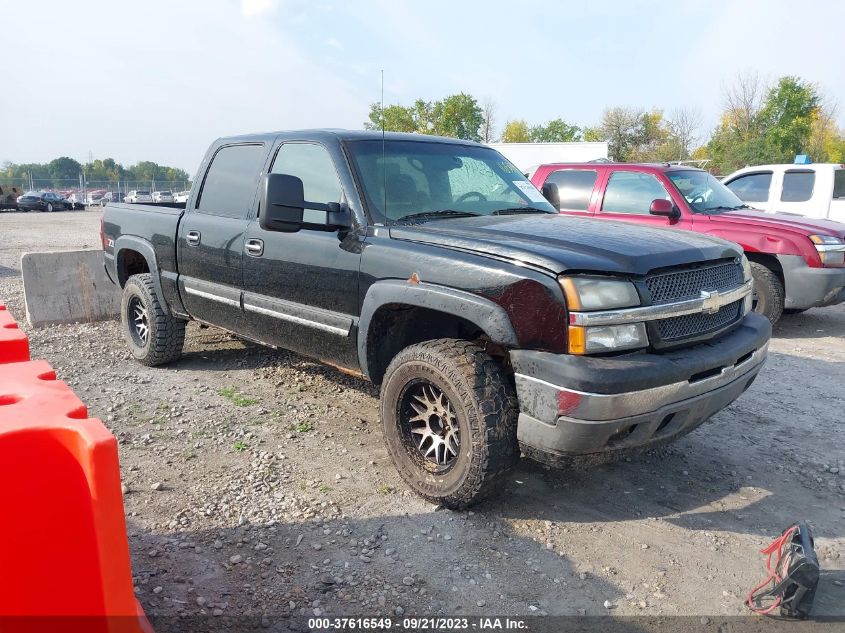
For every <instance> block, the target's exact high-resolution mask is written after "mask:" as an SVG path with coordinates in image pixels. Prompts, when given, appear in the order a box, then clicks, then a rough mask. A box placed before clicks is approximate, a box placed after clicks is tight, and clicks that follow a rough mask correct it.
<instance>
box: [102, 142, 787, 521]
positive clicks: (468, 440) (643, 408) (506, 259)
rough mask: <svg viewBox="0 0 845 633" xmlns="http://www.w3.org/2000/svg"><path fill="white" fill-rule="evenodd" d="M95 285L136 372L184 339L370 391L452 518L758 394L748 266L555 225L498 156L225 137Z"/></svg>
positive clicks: (105, 234) (662, 239)
mask: <svg viewBox="0 0 845 633" xmlns="http://www.w3.org/2000/svg"><path fill="white" fill-rule="evenodd" d="M102 241H103V248H104V250H105V265H106V270H107V272H108V274H109V276H110V278H111V279H112V280H113V281H114V282H115V283H117V284H119V285H120V286H121V287H122V288H123V304H122V323H123V328H124V331H125V337H126V340H127V343H128V345H129V348H130V349H131V351H132V354H133V355H134V356H135V357H136V358H137V359H138V360H139V361H140V362H142V363H145V364H147V365H159V364H163V363H168V362H171V361H175V360H176V359H177V358H179V356H180V354H181V352H182V344H183V341H184V337H185V324H186V322H187V321H188V320H190V319H194V320H197V321H200V322H203V323H206V324H209V325H214V326H217V327H220V328H224V329H226V330H228V331H230V332H232V333H234V334H236V335H237V336H240V337H243V338H245V339H250V340H252V341H255V342H258V343H261V344H264V345H269V346H273V347H280V348H285V349H289V350H293V351H295V352H298V353H301V354H303V355H306V356H309V357H313V358H316V359H318V360H320V361H322V362H324V363H327V364H329V365H332V366H335V367H337V368H338V369H340V370H342V371H345V372H348V373H352V374H355V375H358V376H361V377H362V378H365V379H368V380H371V381H373V382H374V383H376V384H380V385H381V404H380V411H381V419H382V423H383V426H384V434H385V439H386V443H387V447H388V449H389V451H390V454H391V456H392V457H393V460H394V462H395V464H396V467H397V468H398V470H399V472H400V474H401V475H402V477H403V478H404V480H405V481H406V482H407V483H408V484H409V485H410V486H411V487H412V488H413V489H414V490H416V491H417V492H418V493H420V494H421V495H424V496H426V497H428V498H430V499H434V500H437V501H438V502H441V503H443V504H445V505H449V506H452V507H462V506H466V505H467V504H469V503H472V502H474V501H476V500H478V499H480V498H482V497H483V496H484V495H486V494H488V493H489V492H491V491H492V490H493V489H495V487H496V484H497V482H498V481H500V480H501V477H502V475H503V474H504V473H506V472H507V471H508V469H509V468H510V467H511V466H512V465H513V464H514V462H515V461H516V459H517V458H518V457H519V454H520V449H521V450H522V452H523V453H525V454H526V455H528V456H530V457H533V458H536V459H540V460H543V461H546V462H550V463H559V462H561V461H567V460H570V459H571V458H572V456H581V455H590V456H601V457H606V456H608V455H619V454H624V453H625V452H626V451H629V449H637V448H644V447H650V446H655V445H658V444H661V443H664V442H667V441H669V440H672V439H674V438H677V437H679V436H680V435H682V434H684V433H687V432H689V431H690V430H692V429H693V428H695V427H697V426H698V425H699V424H701V423H702V422H704V421H705V420H706V419H708V418H709V417H710V416H712V415H713V414H714V413H716V412H717V411H719V410H720V409H722V408H723V407H725V406H726V405H728V404H729V403H731V402H732V401H733V400H734V399H736V398H737V397H738V396H739V395H740V394H741V393H742V392H743V391H744V390H745V389H747V388H748V386H749V385H750V384H751V383H752V381H753V380H754V378H755V377H756V376H757V373H758V372H759V371H760V368H761V367H762V365H763V362H764V360H765V358H766V353H767V349H768V341H769V336H770V332H771V330H770V326H769V323H768V321H767V320H766V319H765V318H764V317H761V316H759V315H756V314H753V313H749V310H750V305H751V275H750V271H749V265H748V262H747V261H746V260H745V258H744V256H743V254H742V250H741V249H740V248H739V247H737V246H736V245H734V244H732V243H730V242H726V241H723V240H720V239H717V238H711V237H708V236H704V235H698V234H694V233H690V232H686V231H683V232H682V231H670V230H665V229H652V228H646V227H639V226H632V225H630V224H621V223H613V222H603V221H596V220H591V219H583V218H577V217H564V216H560V215H558V213H557V212H556V210H555V209H553V208H552V207H551V205H549V203H548V202H547V201H546V200H545V199H544V198H543V196H542V194H541V193H540V192H539V191H538V190H537V189H536V188H535V187H534V186H533V185H532V184H531V183H530V182H529V181H528V180H526V178H525V177H524V176H523V175H522V174H521V173H520V171H519V170H518V169H517V168H516V167H514V166H513V165H512V164H511V163H509V162H508V161H507V160H506V159H505V158H503V157H502V156H501V155H500V154H499V153H497V152H496V151H494V150H493V149H490V148H487V147H484V146H481V145H477V144H474V143H470V142H464V141H456V140H450V139H443V138H436V137H428V136H418V135H404V134H387V135H385V136H382V135H381V134H377V133H366V132H346V131H336V130H318V131H303V132H279V133H272V134H258V135H248V136H239V137H233V138H223V139H219V140H217V141H215V142H214V143H213V144H212V145H211V147H210V148H209V150H208V152H207V154H206V156H205V158H204V160H203V162H202V163H201V165H200V168H199V171H198V172H197V178H196V181H195V183H194V186H193V189H192V190H191V193H190V197H189V198H188V201H187V203H185V204H183V205H173V206H162V205H139V204H131V205H125V204H111V205H109V206H107V207H106V208H105V211H104V217H103V223H102Z"/></svg>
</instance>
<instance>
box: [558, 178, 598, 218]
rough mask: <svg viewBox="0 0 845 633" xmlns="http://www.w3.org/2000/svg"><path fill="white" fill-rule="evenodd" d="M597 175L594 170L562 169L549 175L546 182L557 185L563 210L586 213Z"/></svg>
mask: <svg viewBox="0 0 845 633" xmlns="http://www.w3.org/2000/svg"><path fill="white" fill-rule="evenodd" d="M597 175H598V174H597V172H595V171H592V170H589V171H586V170H581V169H561V170H558V171H555V172H552V173H551V174H549V177H548V178H546V182H550V183H553V184H555V185H557V189H558V193H559V195H560V208H561V209H563V210H571V211H586V210H587V208H588V207H589V206H590V196H591V195H592V193H593V188H594V187H595V185H596V176H597Z"/></svg>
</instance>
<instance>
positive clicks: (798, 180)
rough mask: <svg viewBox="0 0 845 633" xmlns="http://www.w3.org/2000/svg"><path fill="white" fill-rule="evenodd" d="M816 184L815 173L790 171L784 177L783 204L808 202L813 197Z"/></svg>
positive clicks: (781, 199) (781, 197)
mask: <svg viewBox="0 0 845 633" xmlns="http://www.w3.org/2000/svg"><path fill="white" fill-rule="evenodd" d="M815 184H816V172H814V171H807V170H804V171H788V172H786V173H785V174H784V175H783V190H782V191H781V192H780V201H781V202H806V201H807V200H809V199H810V198H812V197H813V186H814V185H815Z"/></svg>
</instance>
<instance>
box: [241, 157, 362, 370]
mask: <svg viewBox="0 0 845 633" xmlns="http://www.w3.org/2000/svg"><path fill="white" fill-rule="evenodd" d="M336 149H337V148H336ZM341 160H344V158H343V156H342V154H340V153H339V150H338V151H337V152H336V153H335V155H332V153H331V152H330V151H329V149H328V148H327V147H326V146H324V145H321V144H319V143H314V142H300V141H286V142H283V143H281V145H280V146H279V147H278V149H277V151H276V154H275V157H274V158H273V162H272V166H271V168H270V171H271V172H272V173H277V174H288V175H292V176H296V177H297V178H300V179H301V180H302V183H303V186H304V193H305V199H306V200H307V201H309V202H315V203H319V204H323V205H324V204H328V203H332V202H333V203H340V202H345V201H346V200H347V199H348V195H354V192H345V191H344V188H343V186H342V184H341V180H340V178H339V176H338V168H337V165H338V164H339V161H341ZM336 161H338V163H336ZM260 212H261V211H260V210H259V213H260ZM304 221H305V222H306V223H311V226H310V227H309V226H308V224H306V225H305V226H304V227H303V228H302V229H301V230H300V231H298V232H296V233H280V232H278V231H265V230H264V229H262V228H261V226H260V224H259V222H258V219H257V218H256V219H255V220H254V221H253V222H251V223H250V225H249V227H248V229H247V231H246V240H245V257H244V310H245V311H246V315H247V320H248V324H247V328H248V330H247V332H248V335H249V336H250V337H252V338H254V339H256V340H259V341H263V342H266V343H270V344H271V345H276V346H278V347H282V348H285V349H290V350H293V351H296V352H300V353H302V354H305V355H307V356H311V357H313V358H317V359H319V360H322V361H325V362H328V363H331V364H336V365H339V366H341V367H346V368H350V369H358V360H357V351H356V339H355V337H354V330H353V324H354V322H355V315H357V314H358V269H359V266H360V262H361V250H362V243H361V241H360V237H359V235H358V234H357V233H355V232H354V231H350V230H343V231H337V230H334V231H327V230H323V229H321V228H320V227H321V225H322V227H323V228H324V227H325V223H326V212H325V211H317V210H313V209H306V210H305V214H304Z"/></svg>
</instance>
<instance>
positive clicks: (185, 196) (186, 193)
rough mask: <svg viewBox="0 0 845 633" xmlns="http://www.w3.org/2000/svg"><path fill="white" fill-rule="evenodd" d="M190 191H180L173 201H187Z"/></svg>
mask: <svg viewBox="0 0 845 633" xmlns="http://www.w3.org/2000/svg"><path fill="white" fill-rule="evenodd" d="M189 195H191V192H190V191H179V192H177V193H176V194H175V195H174V196H173V202H187V201H188V196H189Z"/></svg>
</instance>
